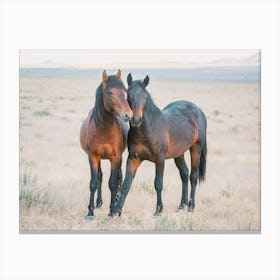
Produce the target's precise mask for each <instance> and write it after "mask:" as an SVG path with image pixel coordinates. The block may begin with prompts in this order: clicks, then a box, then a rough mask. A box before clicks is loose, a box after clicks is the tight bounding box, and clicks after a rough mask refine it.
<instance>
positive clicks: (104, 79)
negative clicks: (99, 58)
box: [102, 70, 108, 83]
mask: <svg viewBox="0 0 280 280" xmlns="http://www.w3.org/2000/svg"><path fill="white" fill-rule="evenodd" d="M102 80H103V82H104V83H107V82H108V75H107V73H106V71H105V70H104V71H103V74H102Z"/></svg>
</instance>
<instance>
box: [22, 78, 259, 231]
mask: <svg viewBox="0 0 280 280" xmlns="http://www.w3.org/2000/svg"><path fill="white" fill-rule="evenodd" d="M99 83H100V81H98V80H90V79H86V78H83V79H82V78H74V79H70V78H23V77H21V78H20V93H19V98H20V120H19V122H20V123H19V125H20V186H19V203H20V207H19V229H20V231H21V232H26V231H57V230H60V231H72V230H73V231H74V230H78V231H84V230H87V231H110V232H112V231H114V232H119V231H126V230H129V231H139V230H140V231H142V230H144V231H182V232H183V231H187V232H189V231H199V232H200V231H203V232H211V231H226V232H228V231H233V230H234V231H259V230H260V229H261V220H260V217H261V215H260V210H261V209H260V205H261V197H260V191H261V187H260V160H261V159H260V128H261V127H260V125H261V124H260V85H259V84H246V83H236V84H230V83H183V82H181V83H176V82H158V81H151V82H150V85H149V86H148V90H149V92H150V93H151V95H152V97H153V99H154V101H155V103H156V104H157V105H158V106H159V107H160V108H163V107H165V106H166V105H167V104H168V103H170V102H172V101H175V100H182V99H185V100H189V101H192V102H194V103H195V104H196V105H198V106H199V107H200V108H201V109H202V110H203V111H204V113H205V115H206V116H207V120H208V134H207V137H208V138H207V143H208V157H207V173H206V181H205V183H203V184H201V185H199V186H198V187H197V192H196V208H195V211H194V213H188V212H187V211H186V210H182V211H180V212H178V211H177V207H178V206H179V203H180V198H181V179H180V176H179V172H178V170H177V168H176V166H175V164H174V161H173V160H167V161H166V166H165V173H164V187H163V203H164V212H163V214H162V216H160V217H154V216H153V212H154V210H155V205H156V192H155V190H154V187H153V180H154V173H155V170H154V169H155V168H154V165H153V164H152V163H150V162H147V161H146V162H144V163H142V165H141V166H140V167H139V169H138V171H137V174H136V176H135V179H134V181H133V185H132V188H131V191H130V193H129V194H128V196H127V200H126V203H125V205H124V208H123V213H122V217H121V218H120V219H116V220H113V219H110V218H108V217H107V214H108V212H109V188H108V178H109V172H110V165H109V162H107V161H102V170H103V183H102V189H103V203H104V204H103V206H102V208H101V209H96V210H95V215H96V218H95V219H94V220H90V221H88V220H86V219H85V218H84V217H85V215H86V214H87V205H88V199H89V178H90V173H89V165H88V159H87V156H86V154H85V153H84V152H83V150H82V149H81V147H80V143H79V132H80V127H81V124H82V121H83V120H84V118H85V117H86V116H87V114H88V112H89V110H90V109H91V108H92V106H93V104H94V94H95V89H96V87H97V86H98V85H99ZM185 157H186V160H187V163H189V153H188V152H186V154H185ZM126 158H127V153H126V152H125V153H124V155H123V173H124V172H125V162H126ZM188 166H189V164H188Z"/></svg>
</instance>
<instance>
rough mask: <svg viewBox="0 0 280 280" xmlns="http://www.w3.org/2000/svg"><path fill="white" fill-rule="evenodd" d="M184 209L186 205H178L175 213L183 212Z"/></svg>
mask: <svg viewBox="0 0 280 280" xmlns="http://www.w3.org/2000/svg"><path fill="white" fill-rule="evenodd" d="M185 207H186V204H180V205H179V207H178V209H177V212H179V211H180V210H184V209H185Z"/></svg>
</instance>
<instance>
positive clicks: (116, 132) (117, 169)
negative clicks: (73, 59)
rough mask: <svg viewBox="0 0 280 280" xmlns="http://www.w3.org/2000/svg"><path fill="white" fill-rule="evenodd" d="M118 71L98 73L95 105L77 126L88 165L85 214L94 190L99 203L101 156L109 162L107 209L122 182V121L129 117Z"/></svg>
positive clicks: (124, 134)
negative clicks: (89, 175) (79, 129)
mask: <svg viewBox="0 0 280 280" xmlns="http://www.w3.org/2000/svg"><path fill="white" fill-rule="evenodd" d="M120 78H121V71H120V70H118V72H117V74H116V75H112V76H108V75H107V73H106V71H104V72H103V75H102V79H103V81H102V83H101V84H100V85H99V87H98V88H97V90H96V97H95V106H94V108H93V109H92V110H91V111H90V112H89V114H88V117H87V118H86V120H85V121H84V123H83V124H82V127H81V133H80V143H81V146H82V148H83V150H84V151H85V152H86V153H87V154H88V158H89V165H90V173H91V178H90V184H89V188H90V200H89V205H88V214H87V216H86V218H92V217H93V216H94V194H95V191H96V190H98V191H97V200H96V207H101V205H102V196H101V184H102V171H101V168H100V160H101V159H109V160H110V162H111V174H110V179H109V188H110V191H111V203H110V213H111V212H112V209H113V206H114V203H115V199H116V194H117V191H118V188H119V186H120V185H121V183H122V172H121V164H122V153H123V151H124V150H125V148H126V139H127V132H128V125H127V124H126V123H124V121H125V122H126V121H129V120H130V119H131V118H132V111H131V109H130V107H129V105H128V103H127V100H126V88H125V87H124V85H123V83H122V81H121V79H120Z"/></svg>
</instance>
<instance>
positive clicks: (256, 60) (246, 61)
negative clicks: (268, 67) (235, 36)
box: [207, 53, 260, 67]
mask: <svg viewBox="0 0 280 280" xmlns="http://www.w3.org/2000/svg"><path fill="white" fill-rule="evenodd" d="M259 65H260V53H258V54H255V55H252V56H249V57H245V58H231V57H225V58H221V59H218V60H214V61H211V62H209V63H208V65H207V66H216V67H218V66H228V67H230V66H259Z"/></svg>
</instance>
